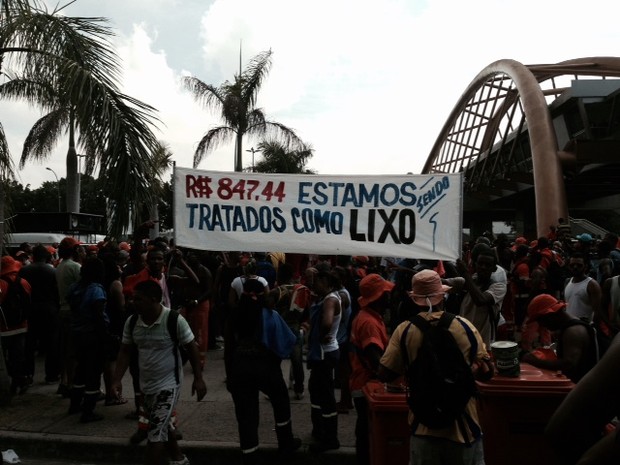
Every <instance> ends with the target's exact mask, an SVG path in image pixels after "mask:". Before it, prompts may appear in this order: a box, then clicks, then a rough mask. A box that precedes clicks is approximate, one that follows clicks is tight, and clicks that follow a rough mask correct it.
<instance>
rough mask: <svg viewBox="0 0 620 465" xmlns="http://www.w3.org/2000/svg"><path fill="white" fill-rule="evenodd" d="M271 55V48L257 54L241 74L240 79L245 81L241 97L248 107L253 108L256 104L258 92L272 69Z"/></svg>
mask: <svg viewBox="0 0 620 465" xmlns="http://www.w3.org/2000/svg"><path fill="white" fill-rule="evenodd" d="M271 55H272V51H271V50H268V51H265V52H261V53H259V54H258V55H256V56H255V57H254V58H252V60H251V61H250V63H249V64H248V66H247V67H246V68H245V70H244V71H243V74H242V75H241V76H240V80H241V82H242V83H243V88H242V92H241V99H242V100H243V102H245V106H246V107H247V108H252V107H254V105H256V99H257V97H258V92H259V91H260V88H261V86H262V84H263V81H264V79H265V78H266V77H267V75H268V74H269V70H270V69H271Z"/></svg>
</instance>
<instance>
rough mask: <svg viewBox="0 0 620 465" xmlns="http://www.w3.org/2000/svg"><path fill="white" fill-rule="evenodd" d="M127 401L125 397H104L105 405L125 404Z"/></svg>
mask: <svg viewBox="0 0 620 465" xmlns="http://www.w3.org/2000/svg"><path fill="white" fill-rule="evenodd" d="M127 402H128V401H127V399H125V398H124V397H114V398H112V399H106V400H105V404H104V405H105V406H106V407H112V406H114V405H123V404H126V403H127Z"/></svg>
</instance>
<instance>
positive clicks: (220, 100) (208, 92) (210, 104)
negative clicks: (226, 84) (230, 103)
mask: <svg viewBox="0 0 620 465" xmlns="http://www.w3.org/2000/svg"><path fill="white" fill-rule="evenodd" d="M183 87H185V89H186V90H188V91H189V92H190V93H191V94H192V95H193V96H194V100H196V102H198V103H199V104H200V105H202V106H204V107H205V108H221V107H223V106H224V97H225V94H224V93H223V92H222V89H219V88H217V87H215V86H212V85H211V84H206V83H204V82H202V81H201V80H200V79H198V78H196V77H192V76H186V77H184V78H183Z"/></svg>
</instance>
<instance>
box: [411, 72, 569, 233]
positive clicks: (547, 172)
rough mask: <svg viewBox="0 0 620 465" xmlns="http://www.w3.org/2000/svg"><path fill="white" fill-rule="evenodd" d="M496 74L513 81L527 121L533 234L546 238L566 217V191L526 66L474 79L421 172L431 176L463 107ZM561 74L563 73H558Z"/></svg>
mask: <svg viewBox="0 0 620 465" xmlns="http://www.w3.org/2000/svg"><path fill="white" fill-rule="evenodd" d="M545 71H546V72H547V73H548V74H551V75H553V74H554V73H553V70H552V69H545ZM498 74H505V75H507V76H509V77H510V78H511V79H512V80H513V82H514V84H515V87H516V89H517V92H518V93H519V96H520V99H521V103H522V107H523V113H524V114H525V118H526V121H527V125H528V131H529V138H530V145H531V151H532V166H533V175H534V189H535V197H536V230H537V233H538V235H539V236H542V235H545V234H546V232H547V230H548V227H549V226H550V225H552V224H556V222H557V219H558V218H559V217H564V218H566V217H567V216H568V208H567V204H566V190H565V187H564V179H563V177H562V169H561V166H560V162H559V158H558V147H557V142H556V135H555V130H554V128H553V124H552V122H551V117H550V115H549V110H548V107H547V102H546V100H545V97H544V95H543V92H542V90H541V88H540V85H539V81H538V79H537V78H536V76H535V75H534V74H533V73H532V71H530V70H529V69H528V67H527V66H525V65H523V64H521V63H519V62H518V61H515V60H499V61H496V62H494V63H491V64H490V65H489V66H487V67H486V68H484V69H483V70H482V71H481V72H480V73H479V74H478V75H477V76H476V77H475V78H474V80H473V81H472V82H471V84H470V85H469V86H468V87H467V89H466V90H465V92H464V93H463V95H462V96H461V98H460V99H459V101H458V102H457V104H456V106H455V107H454V108H453V110H452V112H451V113H450V116H449V117H448V120H447V121H446V124H445V125H444V126H443V128H442V130H441V132H440V134H439V137H438V138H437V140H436V142H435V144H434V146H433V149H432V151H431V154H430V156H429V158H428V160H427V161H426V163H425V165H424V168H423V171H422V172H423V173H429V172H431V170H432V166H433V163H434V161H435V159H436V158H437V156H438V154H439V151H440V149H441V147H442V145H443V142H444V141H445V140H446V138H447V136H448V134H449V132H450V129H451V128H452V126H453V124H454V122H455V121H456V120H457V118H458V116H459V115H460V113H461V112H462V111H463V110H464V109H465V108H466V107H467V104H468V102H469V100H470V99H471V98H472V97H473V96H474V95H475V93H476V91H477V90H478V89H479V88H480V87H481V86H483V85H484V84H485V83H486V82H487V81H488V80H489V78H491V77H493V76H495V75H498ZM561 74H565V73H564V72H562V73H561Z"/></svg>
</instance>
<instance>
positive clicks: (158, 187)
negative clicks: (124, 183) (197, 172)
mask: <svg viewBox="0 0 620 465" xmlns="http://www.w3.org/2000/svg"><path fill="white" fill-rule="evenodd" d="M153 164H154V165H155V171H153V172H152V173H150V178H151V188H152V189H153V192H152V194H153V198H154V199H160V198H161V197H163V196H164V182H163V179H162V177H163V175H164V173H165V172H166V171H167V170H168V169H169V168H170V167H172V164H173V162H172V150H170V146H169V145H168V144H167V143H165V142H162V141H159V142H158V143H157V148H156V150H155V152H153ZM147 209H148V213H149V219H151V220H157V222H156V223H155V227H154V228H153V229H151V231H150V232H151V239H154V238H155V237H157V236H159V203H158V202H157V201H155V202H149V203H148V205H147Z"/></svg>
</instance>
